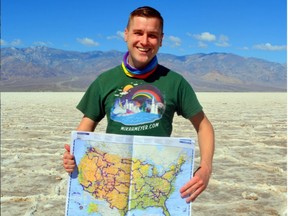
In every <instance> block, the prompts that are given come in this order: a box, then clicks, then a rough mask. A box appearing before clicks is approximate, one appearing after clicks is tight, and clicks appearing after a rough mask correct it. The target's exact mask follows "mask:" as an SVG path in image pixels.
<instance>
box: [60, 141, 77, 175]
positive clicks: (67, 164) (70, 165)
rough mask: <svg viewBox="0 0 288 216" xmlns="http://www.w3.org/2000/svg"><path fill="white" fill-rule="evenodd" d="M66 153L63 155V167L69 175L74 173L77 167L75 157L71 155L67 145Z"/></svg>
mask: <svg viewBox="0 0 288 216" xmlns="http://www.w3.org/2000/svg"><path fill="white" fill-rule="evenodd" d="M64 148H65V149H66V151H65V152H64V154H63V167H64V169H65V170H66V172H68V173H72V172H73V170H74V168H75V167H76V164H75V160H74V156H73V155H72V154H71V153H70V146H69V145H68V144H66V145H65V146H64Z"/></svg>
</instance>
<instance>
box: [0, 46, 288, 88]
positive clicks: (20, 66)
mask: <svg viewBox="0 0 288 216" xmlns="http://www.w3.org/2000/svg"><path fill="white" fill-rule="evenodd" d="M124 54H125V53H124V52H120V51H107V52H103V51H91V52H76V51H66V50H60V49H53V48H49V47H28V48H12V47H8V48H1V86H0V90H1V91H85V90H86V89H87V87H88V86H89V84H90V83H91V82H92V81H93V80H94V79H95V78H96V77H97V76H98V75H99V74H100V73H102V72H103V71H105V70H107V69H110V68H112V67H114V66H116V65H118V64H120V63H121V61H122V58H123V56H124ZM157 57H158V62H159V64H162V65H164V66H166V67H168V68H170V69H172V70H174V71H176V72H178V73H180V74H182V75H183V76H184V77H185V78H186V79H187V80H188V81H189V82H190V83H191V85H192V86H193V88H194V89H195V91H286V90H287V63H286V64H280V63H276V62H269V61H266V60H263V59H258V58H252V57H251V58H247V57H241V56H239V55H235V54H231V53H209V54H203V53H197V54H192V55H185V56H175V55H171V54H164V53H159V54H158V55H157Z"/></svg>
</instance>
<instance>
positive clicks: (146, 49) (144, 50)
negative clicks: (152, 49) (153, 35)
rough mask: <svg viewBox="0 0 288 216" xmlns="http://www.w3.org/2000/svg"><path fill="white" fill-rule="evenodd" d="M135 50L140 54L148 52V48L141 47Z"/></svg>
mask: <svg viewBox="0 0 288 216" xmlns="http://www.w3.org/2000/svg"><path fill="white" fill-rule="evenodd" d="M137 49H138V50H139V51H141V52H148V51H149V49H148V48H141V47H138V48H137Z"/></svg>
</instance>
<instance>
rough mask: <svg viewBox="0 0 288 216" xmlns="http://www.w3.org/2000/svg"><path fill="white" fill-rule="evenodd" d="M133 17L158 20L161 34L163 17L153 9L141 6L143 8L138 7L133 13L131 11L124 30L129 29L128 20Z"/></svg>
mask: <svg viewBox="0 0 288 216" xmlns="http://www.w3.org/2000/svg"><path fill="white" fill-rule="evenodd" d="M135 16H139V17H147V18H157V19H159V20H160V25H161V30H162V33H163V29H164V20H163V17H162V16H161V14H160V12H159V11H157V10H156V9H154V8H152V7H149V6H143V7H139V8H137V9H135V10H134V11H132V12H131V13H130V17H129V20H128V23H127V27H126V28H129V25H130V20H131V19H132V18H133V17H135Z"/></svg>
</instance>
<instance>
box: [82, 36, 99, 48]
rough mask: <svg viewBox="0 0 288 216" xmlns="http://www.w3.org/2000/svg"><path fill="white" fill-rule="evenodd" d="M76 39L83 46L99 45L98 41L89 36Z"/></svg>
mask: <svg viewBox="0 0 288 216" xmlns="http://www.w3.org/2000/svg"><path fill="white" fill-rule="evenodd" d="M77 41H78V42H79V43H81V44H83V45H84V46H99V43H98V42H96V41H94V40H93V39H90V38H87V37H86V38H77Z"/></svg>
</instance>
